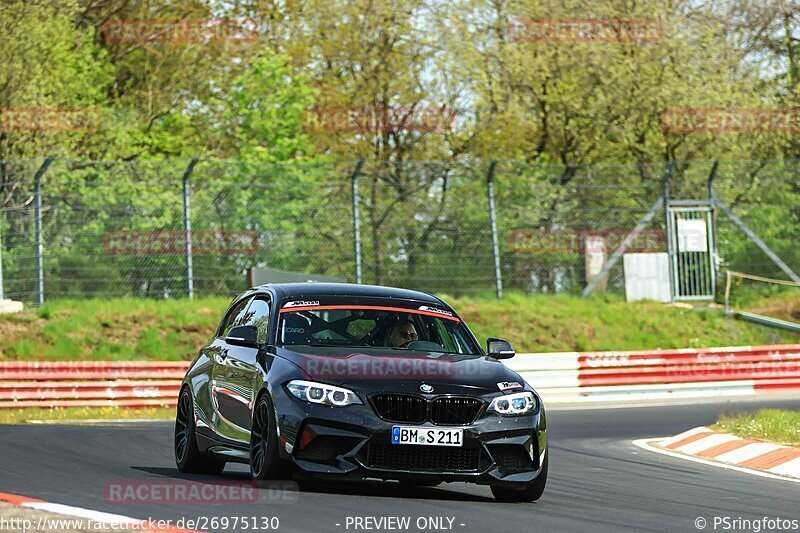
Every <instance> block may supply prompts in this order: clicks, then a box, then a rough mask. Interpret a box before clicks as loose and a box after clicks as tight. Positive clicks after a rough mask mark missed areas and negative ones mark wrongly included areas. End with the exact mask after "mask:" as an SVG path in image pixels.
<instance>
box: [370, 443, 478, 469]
mask: <svg viewBox="0 0 800 533" xmlns="http://www.w3.org/2000/svg"><path fill="white" fill-rule="evenodd" d="M480 453H481V452H480V449H478V448H455V447H439V446H403V445H392V444H375V443H370V445H369V449H368V450H367V466H368V467H370V468H381V469H388V470H413V471H419V472H477V471H478V466H479V461H480Z"/></svg>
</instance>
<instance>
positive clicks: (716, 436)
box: [634, 426, 800, 482]
mask: <svg viewBox="0 0 800 533" xmlns="http://www.w3.org/2000/svg"><path fill="white" fill-rule="evenodd" d="M634 444H635V445H636V446H639V447H640V448H645V449H648V450H651V451H655V452H658V453H662V454H665V455H671V456H674V457H680V458H684V459H690V460H693V461H695V462H701V463H706V464H713V465H715V466H722V467H725V468H729V469H732V470H739V471H744V472H748V473H753V474H756V475H761V476H763V477H774V478H780V479H785V480H787V481H795V482H800V448H795V447H792V446H781V445H779V444H772V443H769V442H761V441H757V440H750V439H743V438H741V437H737V436H736V435H731V434H729V433H722V432H719V431H713V430H711V429H709V428H707V427H705V426H701V427H696V428H693V429H690V430H688V431H684V432H683V433H680V434H679V435H675V436H674V437H669V438H665V439H642V440H638V441H634Z"/></svg>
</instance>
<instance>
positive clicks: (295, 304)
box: [283, 300, 319, 309]
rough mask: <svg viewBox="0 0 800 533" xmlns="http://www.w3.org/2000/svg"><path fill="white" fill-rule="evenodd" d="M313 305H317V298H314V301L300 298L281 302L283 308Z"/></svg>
mask: <svg viewBox="0 0 800 533" xmlns="http://www.w3.org/2000/svg"><path fill="white" fill-rule="evenodd" d="M315 305H319V300H314V301H305V300H300V301H296V302H286V303H285V304H283V308H284V309H286V308H287V307H313V306H315Z"/></svg>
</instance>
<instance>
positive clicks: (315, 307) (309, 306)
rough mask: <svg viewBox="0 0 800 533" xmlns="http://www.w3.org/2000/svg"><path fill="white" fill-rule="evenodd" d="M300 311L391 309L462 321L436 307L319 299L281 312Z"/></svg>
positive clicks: (290, 306) (391, 310) (297, 304)
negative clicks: (320, 300)
mask: <svg viewBox="0 0 800 533" xmlns="http://www.w3.org/2000/svg"><path fill="white" fill-rule="evenodd" d="M299 311H314V312H316V311H390V312H395V313H411V314H415V315H427V316H435V317H439V318H443V319H445V320H452V321H453V322H461V320H460V319H458V318H456V317H455V316H453V313H451V312H449V311H445V310H443V309H436V308H434V307H427V306H422V307H420V308H419V309H412V308H410V307H394V306H391V305H360V304H336V305H328V304H324V305H320V303H319V302H318V301H314V302H304V301H297V302H289V303H286V304H284V306H283V307H282V308H281V313H292V312H299Z"/></svg>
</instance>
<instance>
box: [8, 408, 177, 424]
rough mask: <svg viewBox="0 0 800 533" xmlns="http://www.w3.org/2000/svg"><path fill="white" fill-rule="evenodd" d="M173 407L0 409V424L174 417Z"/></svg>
mask: <svg viewBox="0 0 800 533" xmlns="http://www.w3.org/2000/svg"><path fill="white" fill-rule="evenodd" d="M174 417H175V409H174V408H172V407H147V408H142V409H132V408H120V407H65V408H52V409H40V408H33V409H0V424H25V423H28V422H30V421H32V420H137V419H144V418H169V419H171V418H174Z"/></svg>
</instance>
